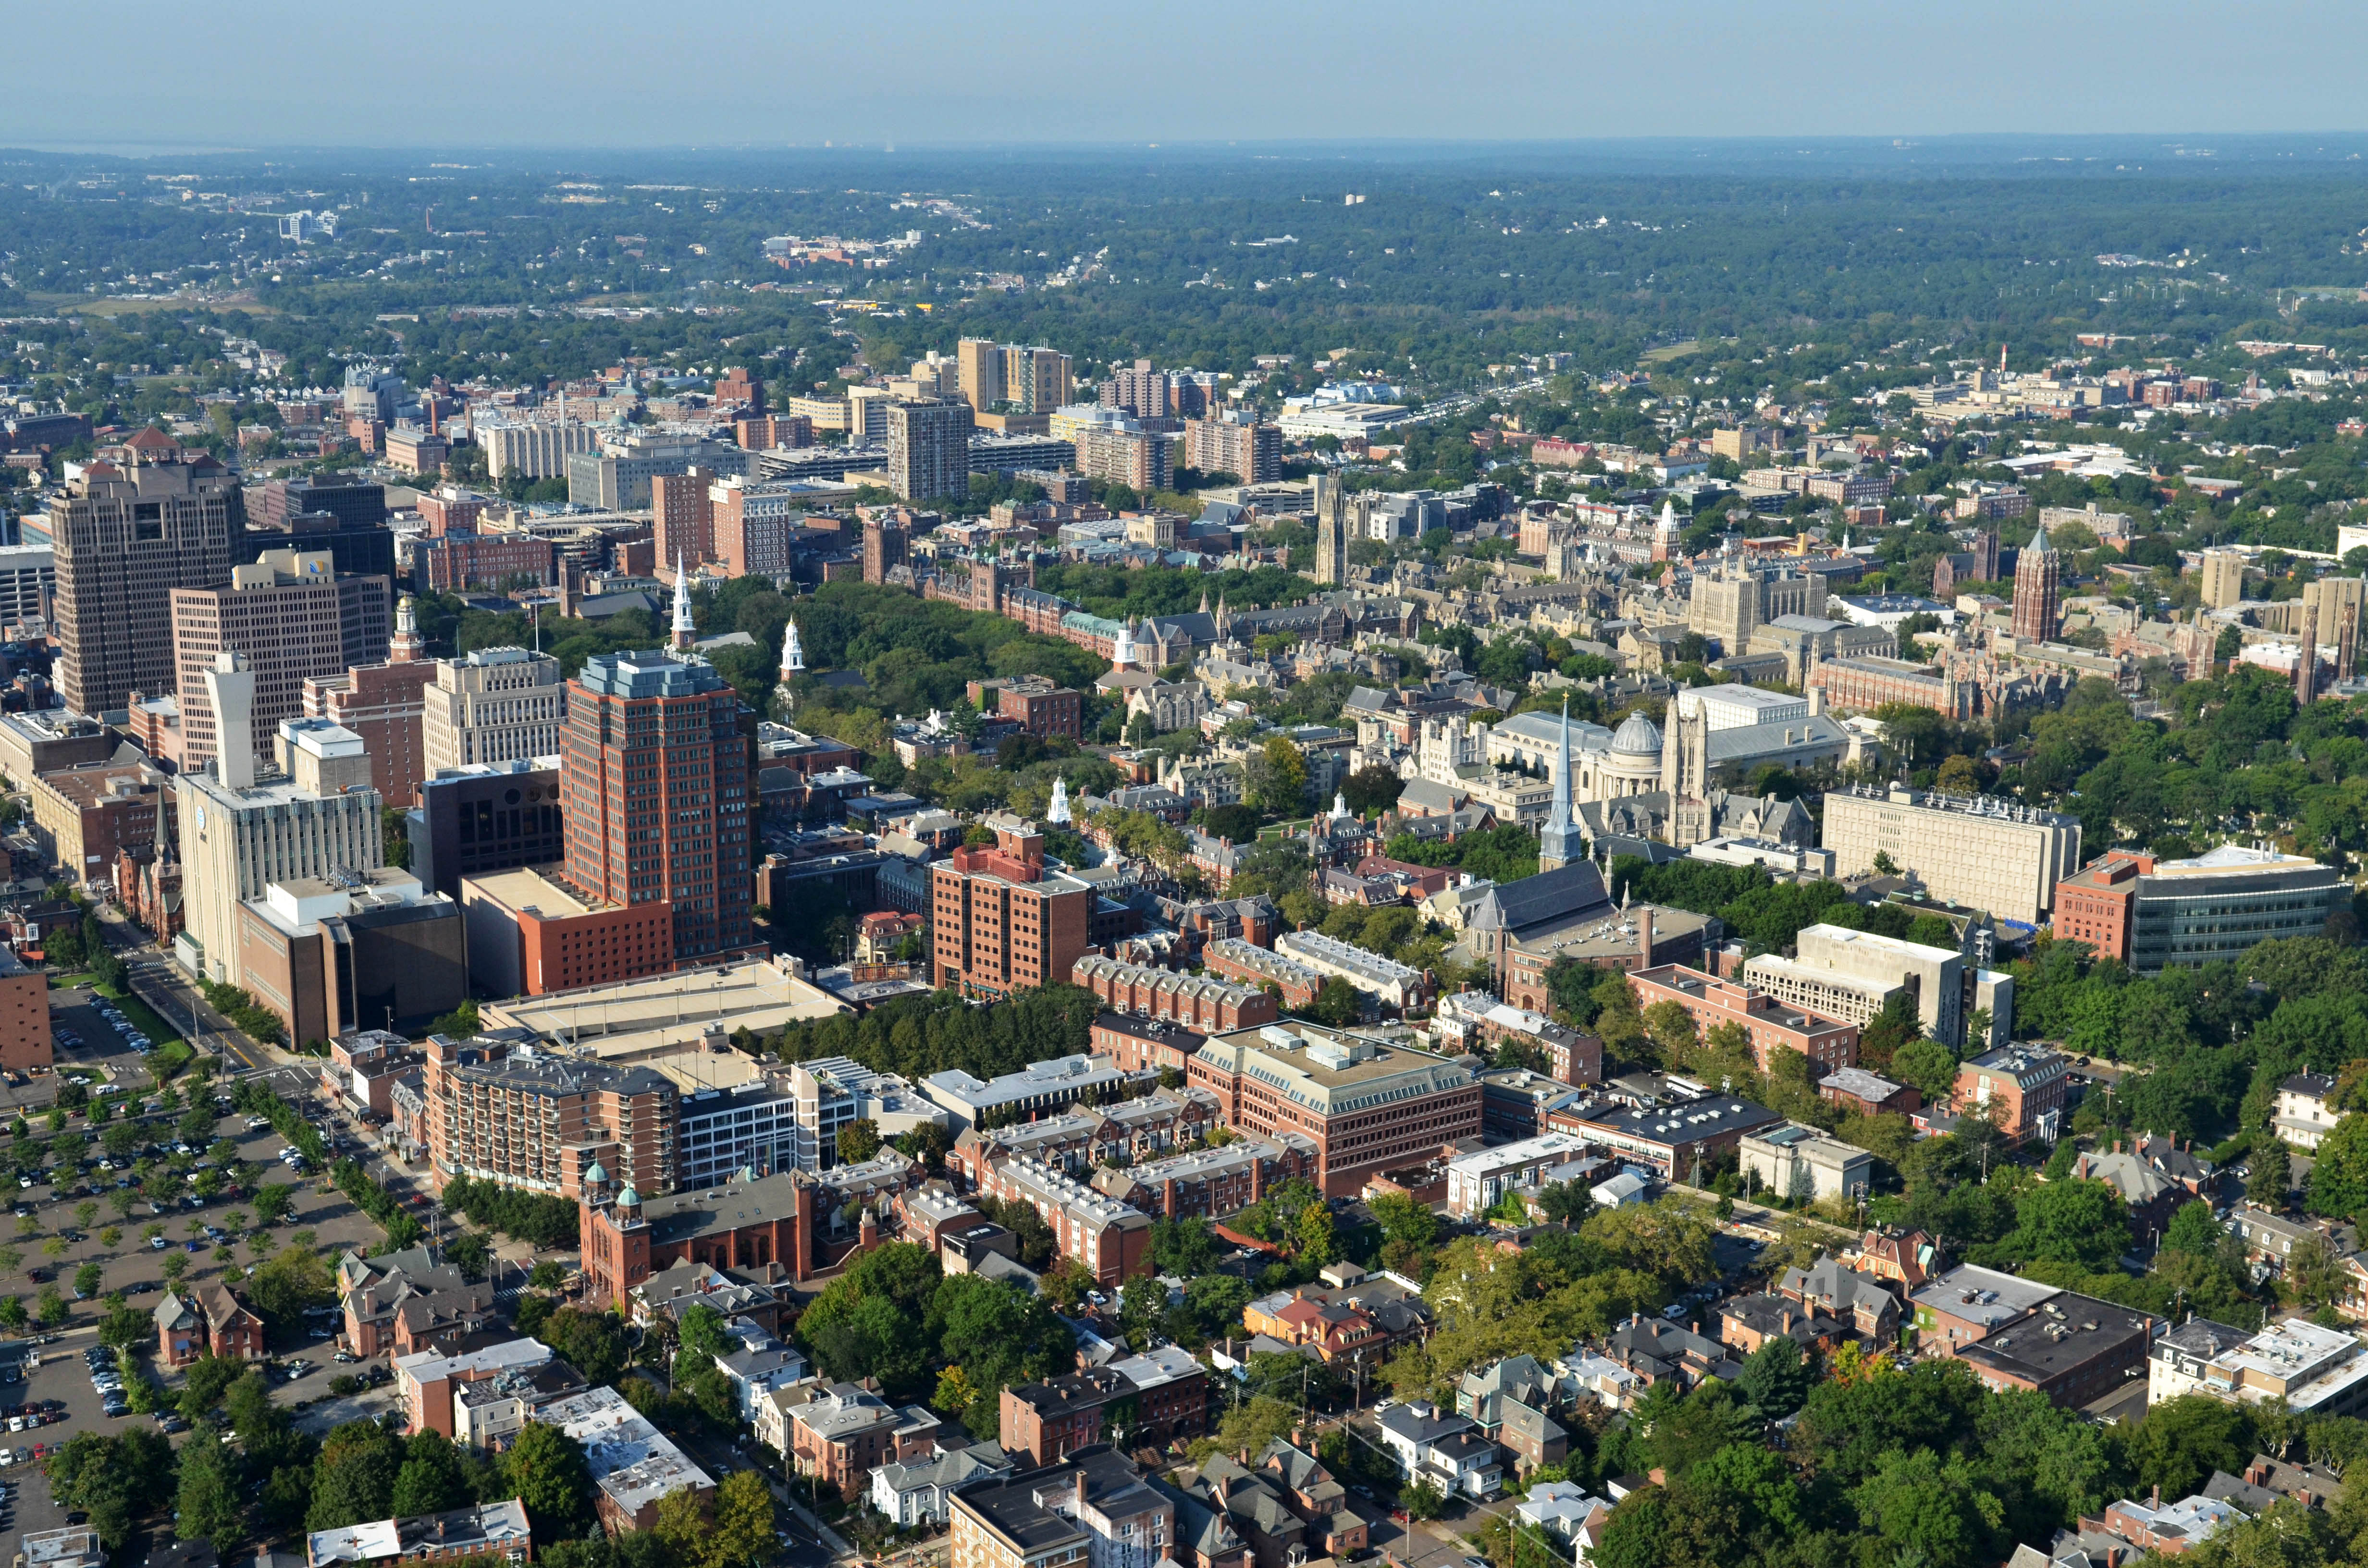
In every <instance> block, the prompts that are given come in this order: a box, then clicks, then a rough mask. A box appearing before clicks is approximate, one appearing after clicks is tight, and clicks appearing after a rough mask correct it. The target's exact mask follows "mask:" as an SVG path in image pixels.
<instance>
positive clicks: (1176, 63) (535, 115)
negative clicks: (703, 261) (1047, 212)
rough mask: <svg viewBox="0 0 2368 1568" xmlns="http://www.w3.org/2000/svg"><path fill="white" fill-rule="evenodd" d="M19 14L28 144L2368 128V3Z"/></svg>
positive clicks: (1954, 1)
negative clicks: (2367, 77) (2366, 66)
mask: <svg viewBox="0 0 2368 1568" xmlns="http://www.w3.org/2000/svg"><path fill="white" fill-rule="evenodd" d="M9 41H10V44H11V49H10V55H11V57H12V58H13V59H14V60H15V61H16V62H17V68H16V69H15V70H14V71H12V72H10V73H9V79H8V83H7V85H6V90H5V92H0V142H7V143H9V144H16V145H26V144H60V143H66V144H80V145H93V146H123V145H127V144H134V143H156V144H209V145H234V146H288V145H312V146H320V145H367V146H388V147H402V146H416V147H422V148H427V147H439V146H441V147H454V146H495V145H521V144H522V145H530V146H538V147H567V146H584V147H619V146H637V145H638V146H689V145H707V146H716V145H736V146H757V147H765V146H780V145H784V144H797V145H802V146H813V145H816V144H818V143H819V142H822V141H824V140H825V138H829V139H832V140H836V141H837V142H841V143H844V142H866V143H871V144H874V145H876V144H878V143H880V142H882V141H887V140H892V139H893V140H894V141H895V142H897V143H898V144H899V145H907V146H915V147H918V146H925V145H931V144H947V143H972V144H979V143H997V142H1004V143H1010V142H1018V143H1029V142H1039V143H1041V142H1144V141H1167V142H1185V141H1201V142H1207V141H1216V142H1224V141H1226V140H1231V139H1242V140H1261V141H1262V140H1272V139H1296V138H1323V139H1335V138H1368V137H1412V138H1424V139H1432V138H1472V139H1483V140H1501V139H1531V138H1547V139H1551V138H1559V137H1604V136H1667V135H1770V134H1772V135H1779V136H1815V135H1875V136H1931V135H1941V134H1947V133H1957V132H1979V131H1992V132H1995V131H2065V132H2106V131H2144V132H2168V133H2173V134H2181V133H2209V132H2221V133H2230V132H2243V131H2346V130H2361V129H2363V128H2368V108H2363V100H2362V94H2361V91H2360V86H2359V82H2360V73H2361V66H2362V61H2363V60H2368V5H2362V4H2361V3H2360V0H2340V3H2338V0H2217V3H2203V0H2044V3H2041V0H1975V3H1965V0H1884V3H1881V4H1875V3H1871V0H1828V3H1826V4H1802V3H1799V0H1661V3H1659V4H1651V3H1639V0H1623V3H1622V4H1619V5H1604V4H1598V3H1595V0H1428V3H1423V4H1416V3H1413V0H1351V3H1348V4H1342V3H1338V0H1327V3H1322V4H1310V3H1304V0H1303V3H1297V4H1294V3H1292V0H1282V3H1280V4H1278V3H1275V0H1190V3H1188V4H1185V5H1180V6H1142V5H1127V4H1122V3H1114V0H1012V3H1004V4H982V5H968V4H948V3H945V0H938V3H929V0H839V3H837V4H830V5H815V4H812V3H810V0H770V3H767V4H753V3H749V0H706V3H704V4H699V5H684V4H673V5H669V4H663V3H653V0H566V3H564V4H563V3H558V0H492V4H490V5H488V4H484V3H483V0H471V3H468V4H461V3H458V0H411V3H410V4H407V5H401V6H391V5H386V4H383V3H372V4H369V5H360V4H355V3H353V0H325V3H324V0H238V3H237V4H234V5H230V6H201V7H198V8H194V9H193V8H191V7H190V6H188V5H186V4H180V3H175V4H171V5H166V4H163V3H161V0H116V3H115V4H112V5H108V6H103V7H99V8H97V10H96V11H94V10H93V9H92V8H90V7H86V6H68V5H64V4H62V3H60V0H32V3H31V4H30V5H28V6H23V7H21V8H17V9H14V10H12V13H11V26H10V40H9Z"/></svg>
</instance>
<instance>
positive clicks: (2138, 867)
mask: <svg viewBox="0 0 2368 1568" xmlns="http://www.w3.org/2000/svg"><path fill="white" fill-rule="evenodd" d="M2154 868H2155V858H2154V857H2153V856H2151V855H2141V854H2136V853H2134V852H2132V851H2130V850H2126V849H2109V850H2107V851H2105V853H2104V854H2102V855H2100V856H2099V857H2098V858H2096V859H2094V860H2091V861H2089V863H2088V864H2087V865H2086V866H2083V867H2082V868H2081V869H2080V870H2079V871H2078V874H2077V875H2074V876H2071V877H2067V878H2066V879H2065V880H2064V881H2060V882H2058V883H2056V884H2055V936H2056V938H2057V939H2058V940H2059V941H2072V942H2086V943H2088V944H2089V946H2091V947H2093V948H2095V949H2097V956H2098V957H2099V958H2100V959H2119V960H2122V961H2123V963H2127V962H2128V961H2129V958H2130V926H2131V924H2132V922H2131V915H2132V913H2133V912H2134V911H2135V907H2136V904H2137V896H2138V879H2139V878H2140V877H2145V876H2151V875H2153V874H2154Z"/></svg>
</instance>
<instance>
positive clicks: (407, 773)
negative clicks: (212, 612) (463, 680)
mask: <svg viewBox="0 0 2368 1568" xmlns="http://www.w3.org/2000/svg"><path fill="white" fill-rule="evenodd" d="M394 621H395V630H394V636H393V638H391V639H389V641H388V644H387V654H386V662H385V663H384V664H381V665H353V666H351V667H350V668H348V669H347V671H346V672H345V674H343V675H334V676H314V677H313V678H312V679H309V680H307V681H305V683H304V691H303V704H304V717H306V718H307V719H325V720H327V721H328V722H331V723H333V724H335V725H336V726H337V727H338V728H340V729H344V730H350V731H352V732H353V733H355V734H357V735H359V736H360V737H361V738H362V745H363V746H364V747H365V748H366V749H367V750H368V752H369V753H370V782H371V783H372V784H374V785H376V786H377V787H378V792H379V793H380V794H381V795H383V796H385V797H386V803H387V804H388V805H390V806H396V807H401V808H404V809H405V810H408V809H409V808H410V807H412V806H416V805H417V804H418V803H419V781H420V780H421V779H423V778H427V773H428V768H427V734H426V730H427V688H428V687H431V686H433V685H435V684H436V666H435V665H434V664H432V663H430V662H429V661H428V660H427V659H425V658H423V657H422V656H421V653H422V646H423V645H422V643H421V642H420V638H419V627H418V624H417V622H416V619H414V616H413V612H412V606H411V596H410V595H408V594H405V595H404V597H403V598H402V600H401V601H400V602H399V603H397V605H396V606H395V611H394Z"/></svg>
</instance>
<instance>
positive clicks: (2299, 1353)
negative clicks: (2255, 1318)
mask: <svg viewBox="0 0 2368 1568" xmlns="http://www.w3.org/2000/svg"><path fill="white" fill-rule="evenodd" d="M2363 1349H2368V1346H2362V1344H2361V1341H2360V1337H2359V1336H2358V1335H2355V1334H2352V1333H2351V1332H2350V1331H2349V1330H2346V1329H2339V1328H2321V1327H2320V1326H2319V1325H2317V1324H2314V1323H2310V1322H2308V1321H2306V1320H2305V1319H2302V1318H2297V1317H2290V1318H2287V1319H2285V1320H2283V1322H2280V1323H2274V1324H2269V1325H2268V1326H2266V1327H2264V1328H2263V1329H2262V1330H2261V1331H2260V1333H2259V1334H2248V1333H2246V1332H2245V1331H2244V1330H2243V1329H2240V1328H2231V1327H2229V1326H2228V1325H2227V1324H2220V1323H2213V1322H2210V1321H2209V1320H2207V1319H2203V1318H2192V1319H2190V1320H2189V1321H2187V1322H2186V1323H2183V1324H2180V1325H2179V1326H2178V1327H2176V1328H2174V1329H2171V1330H2169V1332H2167V1333H2166V1334H2164V1335H2163V1336H2162V1337H2161V1338H2160V1339H2158V1340H2157V1341H2155V1344H2154V1347H2153V1352H2152V1356H2151V1358H2150V1362H2149V1365H2148V1367H2147V1369H2146V1403H2148V1404H2150V1405H2151V1404H2157V1403H2161V1402H2162V1401H2164V1400H2167V1399H2176V1398H2178V1397H2179V1396H2180V1395H2181V1394H2189V1393H2201V1394H2208V1395H2210V1396H2211V1397H2212V1398H2214V1399H2218V1400H2225V1401H2226V1402H2227V1403H2230V1404H2266V1403H2272V1402H2276V1403H2282V1404H2283V1406H2284V1407H2285V1408H2287V1409H2289V1410H2293V1411H2295V1412H2298V1413H2306V1414H2309V1415H2361V1414H2362V1413H2363V1412H2368V1354H2362V1351H2363Z"/></svg>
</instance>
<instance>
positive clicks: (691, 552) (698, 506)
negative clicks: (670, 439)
mask: <svg viewBox="0 0 2368 1568" xmlns="http://www.w3.org/2000/svg"><path fill="white" fill-rule="evenodd" d="M712 483H715V475H713V474H712V473H710V472H707V471H705V470H703V469H696V468H695V469H692V470H691V471H690V472H689V473H661V474H654V475H652V476H651V478H650V520H651V524H652V527H653V528H654V530H655V540H656V542H657V557H658V567H659V570H661V571H663V572H665V573H666V574H668V575H669V576H671V575H672V574H673V572H674V568H675V563H676V562H682V564H683V565H685V566H687V567H695V566H697V565H698V564H699V563H700V562H702V561H712V560H714V559H715V558H716V556H715V509H714V506H713V505H712V503H711V502H709V500H708V498H707V487H708V486H709V485H711V484H712Z"/></svg>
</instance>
